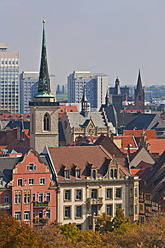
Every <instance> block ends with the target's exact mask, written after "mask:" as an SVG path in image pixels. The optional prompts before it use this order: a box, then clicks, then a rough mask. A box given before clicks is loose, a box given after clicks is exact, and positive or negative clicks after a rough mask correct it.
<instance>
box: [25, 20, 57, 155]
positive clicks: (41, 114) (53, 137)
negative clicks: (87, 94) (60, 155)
mask: <svg viewBox="0 0 165 248" xmlns="http://www.w3.org/2000/svg"><path fill="white" fill-rule="evenodd" d="M29 106H30V147H31V148H33V149H34V150H36V151H37V152H38V153H41V152H43V150H44V147H45V146H46V145H47V146H53V147H54V146H58V106H59V103H58V102H56V101H55V96H54V95H52V93H51V90H50V81H49V74H48V64H47V55H46V39H45V20H43V37H42V51H41V64H40V74H39V82H38V92H37V94H36V95H35V96H34V99H33V102H30V103H29Z"/></svg>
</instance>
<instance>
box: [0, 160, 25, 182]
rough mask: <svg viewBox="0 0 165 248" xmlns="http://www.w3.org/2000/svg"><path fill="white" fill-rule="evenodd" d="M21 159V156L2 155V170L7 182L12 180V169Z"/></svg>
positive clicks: (0, 161)
mask: <svg viewBox="0 0 165 248" xmlns="http://www.w3.org/2000/svg"><path fill="white" fill-rule="evenodd" d="M20 160H21V158H20V157H0V171H1V173H3V175H4V180H5V182H6V183H9V182H10V181H11V180H12V170H13V168H14V167H15V165H16V164H17V163H18V162H19V161H20Z"/></svg>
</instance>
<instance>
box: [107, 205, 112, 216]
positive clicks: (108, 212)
mask: <svg viewBox="0 0 165 248" xmlns="http://www.w3.org/2000/svg"><path fill="white" fill-rule="evenodd" d="M107 215H108V216H112V215H113V214H112V204H109V205H107Z"/></svg>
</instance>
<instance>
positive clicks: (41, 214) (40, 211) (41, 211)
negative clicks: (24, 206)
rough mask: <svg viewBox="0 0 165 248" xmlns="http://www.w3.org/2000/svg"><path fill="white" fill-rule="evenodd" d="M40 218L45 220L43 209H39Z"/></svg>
mask: <svg viewBox="0 0 165 248" xmlns="http://www.w3.org/2000/svg"><path fill="white" fill-rule="evenodd" d="M38 216H39V218H43V210H42V209H39V211H38Z"/></svg>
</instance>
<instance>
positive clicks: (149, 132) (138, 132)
mask: <svg viewBox="0 0 165 248" xmlns="http://www.w3.org/2000/svg"><path fill="white" fill-rule="evenodd" d="M142 131H143V130H124V132H123V134H124V135H125V136H128V135H131V136H132V135H134V136H135V137H141V135H142ZM145 133H146V135H147V139H156V132H155V130H145Z"/></svg>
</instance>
